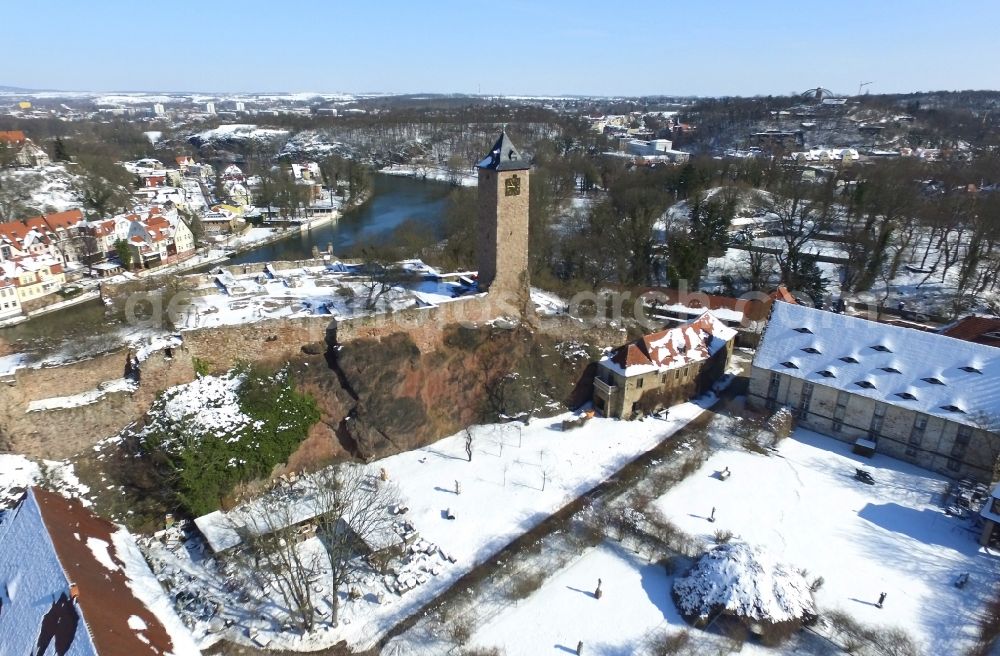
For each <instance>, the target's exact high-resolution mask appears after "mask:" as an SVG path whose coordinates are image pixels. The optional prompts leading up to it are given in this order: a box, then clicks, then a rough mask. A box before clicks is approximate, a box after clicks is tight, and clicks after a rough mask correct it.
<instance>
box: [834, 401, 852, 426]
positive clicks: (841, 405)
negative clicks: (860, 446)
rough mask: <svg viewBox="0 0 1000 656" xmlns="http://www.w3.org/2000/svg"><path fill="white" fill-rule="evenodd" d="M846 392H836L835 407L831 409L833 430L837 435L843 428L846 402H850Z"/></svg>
mask: <svg viewBox="0 0 1000 656" xmlns="http://www.w3.org/2000/svg"><path fill="white" fill-rule="evenodd" d="M850 398H851V397H850V395H849V394H848V393H847V392H844V391H840V392H837V407H835V408H834V409H833V430H834V432H837V433H839V432H840V431H841V429H843V427H844V415H845V414H847V402H848V401H849V400H850Z"/></svg>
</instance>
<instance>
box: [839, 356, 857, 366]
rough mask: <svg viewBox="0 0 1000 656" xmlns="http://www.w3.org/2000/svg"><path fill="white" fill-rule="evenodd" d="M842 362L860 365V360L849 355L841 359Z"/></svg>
mask: <svg viewBox="0 0 1000 656" xmlns="http://www.w3.org/2000/svg"><path fill="white" fill-rule="evenodd" d="M840 361H841V362H846V363H847V364H857V363H858V359H857V358H854V357H851V356H849V355H845V356H844V357H842V358H840Z"/></svg>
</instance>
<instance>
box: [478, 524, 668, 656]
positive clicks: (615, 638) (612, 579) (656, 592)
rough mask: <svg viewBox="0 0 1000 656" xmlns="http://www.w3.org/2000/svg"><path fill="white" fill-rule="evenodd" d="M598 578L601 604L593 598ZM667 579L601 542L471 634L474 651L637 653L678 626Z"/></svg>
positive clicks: (658, 569) (524, 655)
mask: <svg viewBox="0 0 1000 656" xmlns="http://www.w3.org/2000/svg"><path fill="white" fill-rule="evenodd" d="M598 578H600V579H601V592H602V595H601V598H600V599H597V598H595V596H594V591H595V589H596V588H597V579H598ZM670 584H671V578H670V577H668V576H667V575H666V573H665V570H664V569H663V567H662V566H661V565H659V564H657V563H651V562H649V561H647V560H646V559H645V558H642V557H640V556H638V555H637V554H635V553H632V552H631V551H629V550H628V549H625V548H624V547H622V546H621V545H619V544H617V543H615V542H610V541H608V542H604V543H602V544H601V545H599V546H597V547H594V548H593V549H589V550H587V551H586V552H584V553H583V554H582V555H581V556H580V558H579V559H578V560H576V561H575V562H574V563H572V564H571V565H569V566H568V567H566V568H564V569H563V570H561V571H560V572H558V573H557V574H555V575H554V576H552V578H550V579H549V580H547V581H546V582H545V583H544V584H543V585H542V587H541V588H539V589H538V590H537V591H536V592H535V593H534V594H532V595H531V596H530V597H529V598H528V599H527V600H525V601H524V602H522V603H519V604H518V605H517V606H513V607H510V608H509V609H508V610H507V611H506V612H504V613H501V614H500V615H498V616H497V617H495V618H493V619H492V620H491V621H489V622H487V623H486V624H485V625H484V626H482V628H480V629H479V630H478V631H476V632H475V634H474V635H473V637H472V639H471V640H470V642H471V644H472V645H473V646H476V647H500V648H502V649H503V653H504V654H505V655H506V656H538V654H550V653H551V654H558V653H568V654H575V653H576V646H577V643H578V642H583V653H584V654H588V656H589V655H590V654H595V655H598V654H602V655H612V654H614V655H622V656H625V655H626V654H636V653H638V652H640V647H641V645H642V643H643V642H644V641H645V640H646V638H648V637H649V636H652V635H654V634H655V633H656V632H657V631H660V630H666V629H667V628H668V627H669V628H672V629H676V630H680V629H682V628H683V627H684V621H683V620H682V619H681V617H680V615H679V614H678V613H677V609H676V608H675V607H674V602H673V601H672V600H671V598H670Z"/></svg>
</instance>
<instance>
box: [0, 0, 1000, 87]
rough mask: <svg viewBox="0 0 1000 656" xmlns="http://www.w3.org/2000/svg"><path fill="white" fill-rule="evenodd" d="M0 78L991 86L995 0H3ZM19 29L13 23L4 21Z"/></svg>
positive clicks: (995, 71) (146, 83)
mask: <svg viewBox="0 0 1000 656" xmlns="http://www.w3.org/2000/svg"><path fill="white" fill-rule="evenodd" d="M0 7H2V11H3V23H4V25H5V29H4V30H3V33H4V38H3V41H4V43H3V50H4V57H3V59H4V65H3V66H2V67H0V85H9V86H20V87H28V88H46V89H65V90H93V91H325V92H335V91H345V92H365V91H380V92H401V93H405V92H446V93H447V92H456V93H484V94H510V95H514V94H531V95H543V94H600V95H652V94H684V95H687V94H692V95H724V94H734V95H754V94H769V93H789V92H792V91H802V90H805V89H808V88H812V87H816V86H824V87H827V88H830V89H832V90H834V91H836V92H842V93H855V92H857V89H858V84H859V83H860V82H862V81H865V82H867V81H871V82H872V84H871V85H870V87H869V88H870V89H871V91H872V92H873V93H887V92H905V91H915V90H930V89H949V90H951V89H972V88H975V89H1000V66H998V65H997V64H998V62H1000V39H997V38H996V37H995V30H996V26H997V25H998V24H1000V2H996V1H995V0H950V1H948V2H940V0H938V1H936V2H930V1H927V0H908V1H904V0H870V1H868V2H861V1H856V0H833V1H831V0H827V1H826V2H803V1H798V2H792V1H787V2H778V1H763V0H762V1H759V2H758V1H754V0H717V1H715V2H710V1H700V0H692V1H690V2H686V3H679V2H669V1H667V0H660V1H647V0H633V1H631V2H620V3H615V2H590V1H587V0H583V1H577V2H569V1H563V0H558V1H551V2H546V1H544V0H534V1H532V0H503V1H502V2H482V1H480V0H463V1H462V2H457V1H452V0H439V1H435V2H431V1H429V0H424V1H418V0H411V1H405V0H366V1H364V2H360V1H353V0H352V1H349V2H344V1H335V0H319V1H312V2H292V1H290V0H282V1H281V2H263V1H259V0H241V1H239V2H235V1H231V0H201V1H199V2H192V1H190V0H172V1H171V2H165V1H162V0H161V1H156V2H148V3H147V2H134V0H133V1H131V2H125V1H122V0H96V1H92V2H81V1H80V0H48V1H46V0H37V1H19V2H4V3H2V4H0ZM12 26H17V27H16V29H11V27H12Z"/></svg>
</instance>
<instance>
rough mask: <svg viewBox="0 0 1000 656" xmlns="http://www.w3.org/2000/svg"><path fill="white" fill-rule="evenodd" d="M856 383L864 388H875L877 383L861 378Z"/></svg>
mask: <svg viewBox="0 0 1000 656" xmlns="http://www.w3.org/2000/svg"><path fill="white" fill-rule="evenodd" d="M854 384H855V385H857V386H858V387H860V388H862V389H875V383H873V382H871V381H870V380H859V381H858V382H856V383H854Z"/></svg>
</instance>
